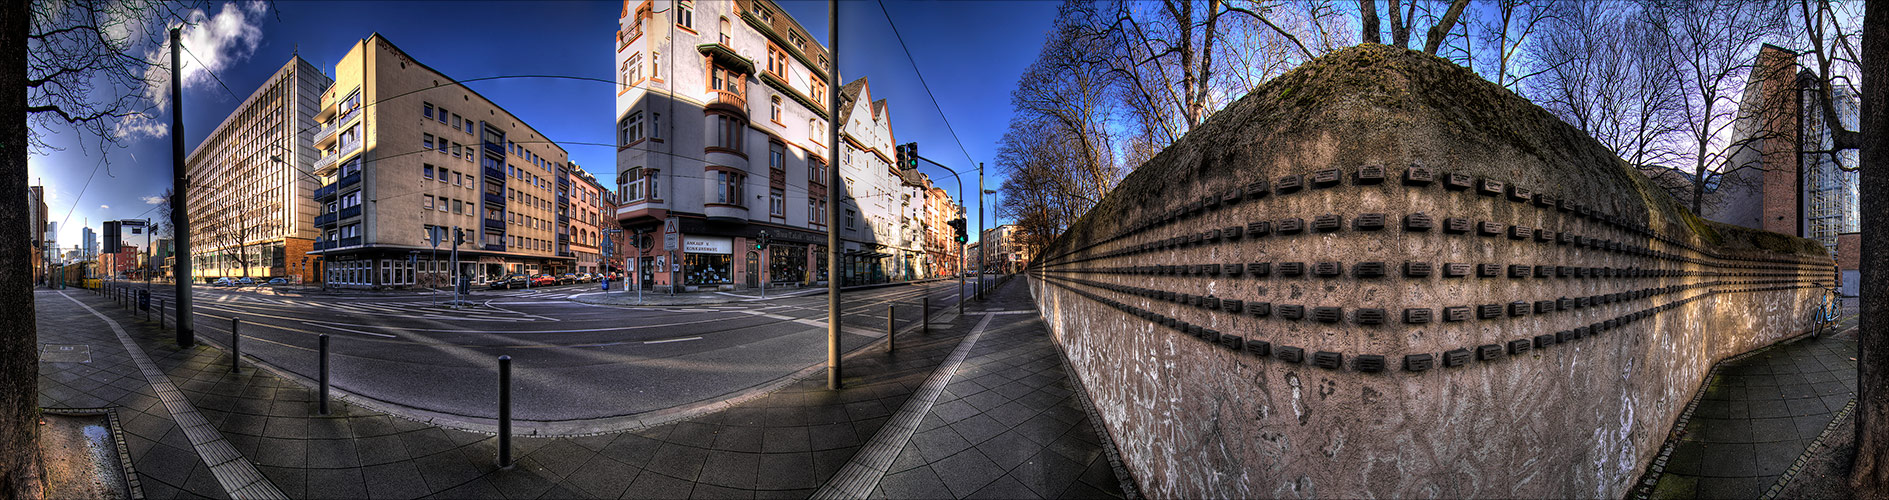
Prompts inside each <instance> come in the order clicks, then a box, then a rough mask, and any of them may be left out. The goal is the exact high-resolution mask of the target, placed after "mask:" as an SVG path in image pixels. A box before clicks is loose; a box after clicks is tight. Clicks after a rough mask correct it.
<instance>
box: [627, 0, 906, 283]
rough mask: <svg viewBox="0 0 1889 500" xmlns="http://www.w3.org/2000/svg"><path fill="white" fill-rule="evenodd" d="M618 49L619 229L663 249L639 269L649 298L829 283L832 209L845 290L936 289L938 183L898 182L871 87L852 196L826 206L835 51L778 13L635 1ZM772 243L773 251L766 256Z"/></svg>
mask: <svg viewBox="0 0 1889 500" xmlns="http://www.w3.org/2000/svg"><path fill="white" fill-rule="evenodd" d="M613 45H614V46H613V49H615V51H616V59H615V68H614V69H615V70H616V71H617V83H618V89H617V114H616V116H617V130H616V132H617V133H616V136H617V143H618V152H617V179H616V186H617V193H616V194H617V196H618V199H617V202H618V208H617V209H616V212H615V214H614V215H615V219H616V222H617V223H618V225H619V226H620V227H621V229H622V230H623V231H624V232H625V233H626V234H627V235H631V236H632V237H633V235H635V234H639V233H640V234H650V235H652V241H653V243H654V244H653V245H652V246H651V250H650V251H649V252H645V255H644V256H643V257H641V259H640V260H641V262H639V263H638V264H636V266H635V267H636V268H637V269H638V270H639V271H640V272H642V273H643V274H644V276H646V277H647V278H648V280H649V282H650V283H651V285H652V288H654V289H658V290H664V289H670V288H671V287H680V288H682V289H705V288H707V289H715V288H727V289H734V288H753V287H758V286H761V285H762V284H763V283H768V284H770V286H806V285H814V284H818V283H822V282H825V281H826V279H827V276H826V264H825V258H826V257H825V255H826V232H827V230H828V228H827V227H826V222H827V213H828V212H827V211H828V210H829V209H833V210H839V211H840V215H841V217H840V227H839V228H837V229H838V230H839V231H840V238H841V240H842V245H843V246H844V247H843V248H841V249H840V250H841V253H842V259H843V260H842V262H841V264H842V266H841V268H842V271H841V273H842V277H841V279H842V280H844V281H845V282H846V283H849V284H851V283H867V282H882V281H887V280H895V279H913V278H917V277H923V276H924V274H925V273H924V270H925V266H924V264H923V262H924V261H925V259H926V255H925V247H924V243H923V237H922V235H921V233H922V232H923V231H924V228H925V225H924V224H923V220H922V219H923V216H924V215H923V214H924V210H925V204H926V203H927V198H926V196H925V191H924V189H925V187H926V186H927V183H926V182H925V181H924V180H923V176H922V175H919V174H917V173H916V172H911V173H902V172H900V171H899V170H898V169H896V168H895V167H894V165H893V163H894V162H893V158H892V157H893V155H894V153H893V144H894V142H893V139H892V133H891V121H890V118H889V116H888V115H887V112H886V103H885V102H884V101H883V100H881V101H876V102H875V101H873V100H872V99H871V93H870V90H869V89H867V86H866V82H865V80H864V79H859V80H855V81H854V82H853V83H850V84H847V85H846V86H844V87H842V89H841V90H842V97H841V101H840V103H839V104H840V106H839V107H840V115H841V116H839V117H838V118H839V119H840V120H841V121H840V122H839V124H840V127H841V135H842V137H841V142H842V144H841V146H842V151H841V158H840V159H839V161H840V163H839V164H838V165H836V167H838V168H839V169H840V174H841V175H842V177H843V179H844V184H843V186H844V189H846V192H844V193H841V198H842V200H843V201H842V203H841V205H840V206H838V207H828V206H827V204H828V202H827V192H828V191H827V190H828V189H829V186H827V175H828V171H827V168H828V166H829V165H830V164H831V163H830V159H829V158H828V154H829V152H830V150H831V148H830V146H831V144H828V138H827V124H828V123H829V120H831V119H833V118H834V117H830V116H828V113H827V98H828V95H827V94H828V85H830V84H831V82H834V81H836V80H837V79H836V78H835V77H834V76H833V75H828V74H827V72H826V67H827V65H828V64H827V61H828V59H827V52H826V49H825V48H824V47H822V46H820V44H818V43H816V42H814V38H813V37H812V36H811V35H810V34H809V33H808V32H807V31H806V28H805V27H803V26H801V25H800V24H799V23H798V22H796V21H795V20H794V19H793V18H792V17H790V16H788V15H787V14H786V13H785V11H783V10H782V9H781V8H780V7H779V6H778V5H776V4H774V3H773V2H771V1H769V0H717V1H693V2H691V1H671V0H663V1H655V0H650V1H643V2H640V3H639V2H634V1H626V2H625V3H624V4H623V10H622V12H621V13H620V15H619V19H618V31H617V33H616V38H615V40H614V42H613ZM803 207H804V208H803ZM762 233H766V235H767V237H768V241H769V243H770V244H769V245H768V246H767V247H766V248H757V245H756V243H757V242H758V240H759V237H760V236H761V235H762ZM629 240H630V238H626V239H625V240H624V241H629ZM624 248H625V249H626V250H629V251H630V253H632V254H634V253H635V252H634V250H635V249H634V247H631V246H625V247H624Z"/></svg>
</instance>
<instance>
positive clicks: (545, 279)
mask: <svg viewBox="0 0 1889 500" xmlns="http://www.w3.org/2000/svg"><path fill="white" fill-rule="evenodd" d="M556 284H558V279H557V278H556V277H554V276H551V275H549V274H540V275H537V276H533V277H532V278H531V286H553V285H556Z"/></svg>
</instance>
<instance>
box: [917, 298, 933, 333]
mask: <svg viewBox="0 0 1889 500" xmlns="http://www.w3.org/2000/svg"><path fill="white" fill-rule="evenodd" d="M918 324H919V327H918V333H920V334H923V335H931V297H925V298H923V299H920V301H919V303H918Z"/></svg>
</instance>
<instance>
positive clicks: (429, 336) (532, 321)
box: [138, 282, 958, 424]
mask: <svg viewBox="0 0 1889 500" xmlns="http://www.w3.org/2000/svg"><path fill="white" fill-rule="evenodd" d="M138 286H142V284H139V285H138ZM596 290H597V285H596V284H594V283H592V284H578V285H565V286H558V287H545V288H534V289H531V290H498V291H486V290H479V291H477V292H476V293H475V294H474V295H473V296H472V297H471V298H472V299H473V300H474V301H475V302H476V303H475V305H471V306H467V307H464V308H462V309H457V310H455V309H452V308H450V307H448V306H446V305H443V304H440V300H439V299H438V298H433V297H427V296H418V295H415V296H370V295H361V296H309V297H289V296H276V295H269V294H261V293H256V292H255V291H253V290H230V289H218V288H210V287H198V288H196V289H195V290H194V297H195V308H196V325H195V326H196V332H197V335H198V337H199V338H200V339H204V340H209V341H212V342H216V343H218V344H226V343H227V342H228V339H229V335H230V333H229V332H230V323H231V318H237V317H240V318H242V321H243V325H242V328H241V333H242V337H243V339H242V350H243V354H244V355H245V356H250V357H253V358H256V359H260V360H262V361H264V362H267V363H269V364H271V365H273V366H275V367H277V368H279V369H283V370H287V371H289V372H292V373H294V374H297V375H300V376H303V377H307V378H308V379H311V380H312V379H314V378H316V376H317V373H318V372H317V370H318V356H317V354H316V353H317V350H316V349H317V347H316V346H317V343H318V341H317V337H316V336H317V334H322V333H326V334H328V335H329V342H330V348H331V354H330V356H331V358H330V363H331V372H330V380H331V383H332V384H333V386H334V387H335V388H336V389H338V390H342V391H346V392H348V393H352V394H354V395H358V396H364V397H367V398H371V399H373V400H375V401H377V402H382V403H391V404H393V405H395V406H396V407H395V408H385V407H383V409H392V410H394V411H396V412H398V411H399V410H400V409H401V407H404V408H406V409H417V410H420V412H416V413H420V414H421V415H417V416H422V417H424V416H426V415H425V414H426V413H436V414H440V415H444V416H446V418H448V419H452V420H457V419H460V418H463V417H471V418H472V419H475V420H485V419H494V418H496V417H497V414H498V410H497V407H496V404H495V403H494V402H495V401H496V399H497V383H498V382H497V377H498V375H497V372H498V368H497V363H498V362H497V358H498V356H500V355H509V356H511V357H512V369H513V381H512V388H513V401H514V403H513V417H514V418H515V419H517V420H522V421H538V422H546V423H560V424H573V423H581V422H582V421H593V419H605V418H611V417H623V416H628V415H637V414H643V413H645V412H650V411H655V410H661V409H666V408H671V407H675V406H679V405H686V404H690V403H697V402H703V401H716V400H720V399H722V398H725V397H727V396H729V395H731V394H733V393H737V392H739V391H742V390H745V389H748V388H751V387H754V386H756V385H760V384H764V383H767V382H770V381H773V380H776V379H778V378H780V377H782V376H785V375H789V374H792V373H794V372H797V371H799V370H802V369H804V368H806V367H808V366H811V365H815V364H819V363H823V362H824V360H825V359H826V340H825V339H826V323H825V317H826V296H825V295H824V294H819V293H815V294H810V295H799V296H794V297H787V298H778V299H771V300H767V301H760V302H743V303H735V304H722V305H707V306H676V307H647V306H644V307H614V306H600V305H590V304H582V303H577V302H573V301H570V300H566V297H568V296H570V295H574V294H578V293H590V292H595V291H596ZM928 290H929V292H928ZM171 291H172V289H171V287H169V286H162V285H160V286H156V287H153V292H154V294H155V295H154V297H161V298H164V299H165V302H166V303H169V304H174V302H175V301H174V300H173V299H171V298H170V297H171ZM613 293H617V292H613ZM927 294H929V295H930V297H931V300H932V307H933V310H939V309H942V308H946V307H954V306H955V304H956V301H957V296H958V287H957V283H956V282H949V283H946V282H937V283H934V284H931V285H929V286H926V285H923V284H919V285H900V286H893V287H888V288H880V289H873V290H860V291H848V292H845V293H843V294H842V298H843V302H842V310H843V311H844V315H843V318H844V319H843V325H844V331H845V332H846V333H844V334H843V335H842V339H841V345H842V347H843V348H844V349H845V350H848V351H850V350H852V349H854V348H856V347H859V346H862V345H865V344H867V343H870V342H872V341H875V340H877V339H878V338H879V337H881V336H883V332H884V330H885V321H886V319H885V314H886V304H887V303H899V304H900V307H899V308H898V317H899V327H900V328H904V327H905V326H906V325H909V324H911V323H914V322H916V321H917V320H918V311H917V309H918V308H917V307H916V304H917V302H918V301H919V299H920V297H922V296H925V295H927ZM376 406H381V405H376Z"/></svg>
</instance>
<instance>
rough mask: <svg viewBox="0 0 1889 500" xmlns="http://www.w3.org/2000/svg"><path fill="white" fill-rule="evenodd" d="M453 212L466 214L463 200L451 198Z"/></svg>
mask: <svg viewBox="0 0 1889 500" xmlns="http://www.w3.org/2000/svg"><path fill="white" fill-rule="evenodd" d="M453 213H456V214H460V215H465V214H466V202H464V201H461V200H453Z"/></svg>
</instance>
